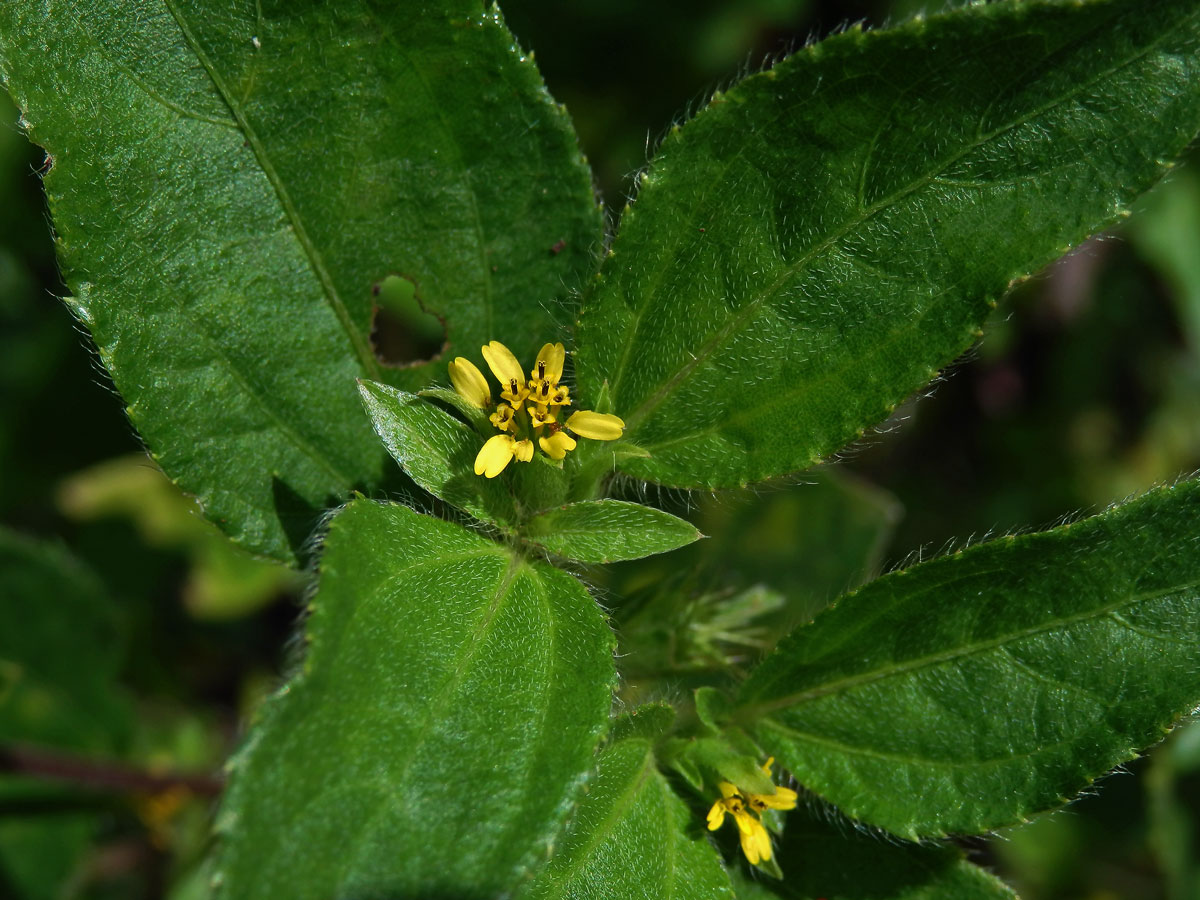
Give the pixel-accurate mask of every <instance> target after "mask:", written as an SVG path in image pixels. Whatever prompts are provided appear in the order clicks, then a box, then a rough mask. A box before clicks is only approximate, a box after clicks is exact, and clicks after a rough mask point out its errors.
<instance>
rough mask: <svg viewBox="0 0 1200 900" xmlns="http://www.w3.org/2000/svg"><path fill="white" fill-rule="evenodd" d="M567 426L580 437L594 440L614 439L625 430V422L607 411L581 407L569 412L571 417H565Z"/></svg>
mask: <svg viewBox="0 0 1200 900" xmlns="http://www.w3.org/2000/svg"><path fill="white" fill-rule="evenodd" d="M567 427H568V428H570V429H571V430H572V431H573V432H575V433H576V434H577V435H579V436H580V437H585V438H591V439H592V440H594V441H615V440H616V439H617V438H619V437H620V436H621V433H622V432H623V431H624V430H625V422H624V421H623V420H621V419H619V418H618V417H617V416H610V415H609V414H608V413H598V412H592V411H591V410H588V409H581V410H578V411H576V412H573V413H571V418H569V419H567Z"/></svg>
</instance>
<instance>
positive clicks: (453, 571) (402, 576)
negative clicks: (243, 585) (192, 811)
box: [217, 500, 614, 900]
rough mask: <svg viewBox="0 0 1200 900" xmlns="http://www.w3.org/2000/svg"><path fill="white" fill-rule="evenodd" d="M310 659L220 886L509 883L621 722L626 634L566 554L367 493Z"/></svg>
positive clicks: (357, 892)
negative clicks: (613, 710) (524, 545)
mask: <svg viewBox="0 0 1200 900" xmlns="http://www.w3.org/2000/svg"><path fill="white" fill-rule="evenodd" d="M307 640H308V651H307V655H306V657H305V660H304V664H303V668H302V670H301V672H300V673H299V674H298V675H297V676H296V677H295V678H294V679H293V680H292V681H291V682H289V683H288V684H287V686H286V687H285V688H284V689H283V690H282V691H281V692H280V694H279V695H278V696H277V697H276V698H274V700H272V701H271V702H270V703H268V705H267V706H266V708H265V712H264V714H263V718H262V721H261V723H260V724H259V725H258V726H257V728H256V729H255V730H254V732H253V733H252V734H251V737H250V739H249V741H248V743H247V745H246V747H245V748H244V750H243V751H242V752H241V753H240V754H239V755H238V756H237V757H236V758H235V761H234V764H233V770H232V773H231V781H230V788H229V791H228V794H227V796H226V799H225V802H224V805H223V808H222V811H221V814H220V817H219V821H218V830H219V831H220V832H221V834H222V852H221V857H220V859H219V862H218V866H217V869H218V873H217V877H218V879H219V880H220V883H221V885H222V887H221V891H220V893H219V894H218V896H223V897H231V898H238V900H252V898H255V897H263V898H277V897H289V898H296V900H304V898H322V900H331V898H359V897H383V896H395V897H417V896H420V897H431V896H445V897H494V896H497V895H500V894H503V893H505V892H507V891H509V890H511V889H512V888H513V887H514V886H515V885H516V883H517V882H518V881H519V880H520V879H521V877H522V874H523V872H524V871H525V870H526V869H527V868H528V867H529V866H530V865H531V864H532V863H534V862H535V861H536V860H537V859H539V858H541V857H543V856H544V855H545V853H546V848H547V845H548V843H549V842H550V840H551V839H552V837H553V835H554V834H555V832H556V831H557V830H558V829H559V827H560V826H561V825H562V822H563V819H564V818H565V816H566V814H567V812H568V808H569V805H570V803H571V800H572V797H573V795H574V793H575V789H576V787H577V786H578V784H579V782H580V780H581V779H582V777H583V775H584V773H585V772H586V771H587V770H588V769H589V768H590V767H591V765H592V762H593V755H592V754H593V750H594V747H595V744H596V741H597V740H598V738H599V737H600V734H601V732H602V731H603V729H604V728H605V726H606V725H607V720H608V709H609V704H610V703H611V693H612V683H613V677H614V676H613V662H612V650H613V639H612V635H611V633H610V632H609V630H608V628H607V626H606V623H605V621H604V617H603V615H602V614H601V612H600V609H599V607H598V606H597V605H596V604H595V602H594V601H593V600H592V599H591V597H590V596H588V593H587V591H586V590H584V588H583V587H582V585H580V583H579V582H578V581H577V580H575V579H574V578H572V577H571V576H570V575H568V574H567V573H565V572H561V571H558V570H556V569H553V568H550V567H549V566H546V565H543V564H540V563H535V562H529V561H525V560H522V559H520V558H517V557H514V556H512V555H511V554H510V552H509V551H508V550H507V549H505V548H504V547H502V546H500V545H498V544H495V543H493V542H491V541H488V540H486V539H484V538H482V537H480V536H478V535H476V534H473V533H472V532H470V531H468V530H466V529H464V528H462V527H461V526H458V525H455V524H452V523H448V522H442V521H439V520H437V519H433V518H430V517H428V516H423V515H420V514H418V513H415V512H413V511H412V510H410V509H407V508H405V507H401V506H386V505H379V504H375V503H372V502H369V501H365V500H356V501H354V502H352V503H351V504H350V505H349V506H347V507H346V508H345V509H344V510H343V511H342V512H341V513H339V514H338V515H337V516H336V517H335V518H334V519H333V521H332V524H331V525H330V529H329V534H328V536H327V538H326V540H325V551H324V555H323V557H322V560H321V570H320V582H319V586H318V590H317V593H316V595H315V597H314V599H313V603H312V615H311V617H310V619H309V621H308V626H307Z"/></svg>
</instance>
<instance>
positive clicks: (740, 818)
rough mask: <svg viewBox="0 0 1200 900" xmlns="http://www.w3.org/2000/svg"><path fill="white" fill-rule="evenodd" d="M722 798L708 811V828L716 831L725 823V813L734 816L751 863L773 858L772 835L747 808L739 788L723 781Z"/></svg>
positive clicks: (744, 849) (720, 786)
mask: <svg viewBox="0 0 1200 900" xmlns="http://www.w3.org/2000/svg"><path fill="white" fill-rule="evenodd" d="M718 787H719V788H720V789H721V799H720V800H718V801H717V802H716V803H714V804H713V805H712V809H710V810H709V811H708V830H709V831H716V830H717V829H718V828H720V827H721V826H722V825H724V824H725V814H726V813H729V814H730V815H732V816H733V821H734V822H735V823H736V824H737V829H738V838H739V839H740V841H741V843H742V852H743V853H745V854H746V859H748V860H749V861H750V864H751V865H757V864H758V863H759V862H761V861H763V860H768V859H770V858H771V836H770V835H769V834H768V833H767V829H766V828H765V827H764V826H763V823H762V822H760V821H759V820H758V817H757V816H755V815H754V814H753V813H751V812H750V811H749V810H747V809H746V801H745V798H743V796H742V794H741V792H740V791H738V789H737V788H736V787H735V786H734V785H732V784H730V783H729V782H728V781H722V782H721V783H720V784H719V785H718Z"/></svg>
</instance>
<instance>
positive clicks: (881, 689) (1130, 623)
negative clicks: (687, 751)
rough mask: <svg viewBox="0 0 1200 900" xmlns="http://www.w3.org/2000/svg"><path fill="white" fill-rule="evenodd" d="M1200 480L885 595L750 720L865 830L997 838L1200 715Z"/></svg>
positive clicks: (790, 652) (999, 546)
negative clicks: (1001, 829) (998, 830)
mask: <svg viewBox="0 0 1200 900" xmlns="http://www.w3.org/2000/svg"><path fill="white" fill-rule="evenodd" d="M1198 523H1200V482H1187V483H1184V484H1180V485H1177V486H1175V487H1172V488H1168V489H1162V490H1158V491H1154V492H1153V493H1150V494H1147V495H1146V496H1145V497H1143V498H1141V499H1139V500H1135V501H1133V502H1131V503H1128V504H1127V505H1125V506H1123V507H1120V508H1117V509H1114V510H1111V511H1109V512H1107V513H1105V514H1103V515H1100V516H1096V517H1095V518H1091V519H1086V520H1083V521H1081V522H1077V523H1074V524H1071V525H1066V526H1063V527H1061V528H1057V529H1054V530H1053V531H1048V532H1044V533H1041V534H1034V535H1028V536H1024V537H1018V538H1013V537H1008V538H1004V539H1002V540H997V541H992V542H990V543H987V544H981V545H979V546H976V547H972V548H971V549H969V550H965V551H961V552H957V553H955V554H953V555H952V556H949V557H944V558H942V559H938V560H935V561H933V562H929V563H925V564H923V565H919V566H915V567H913V568H912V569H909V570H906V571H902V572H897V573H895V574H892V575H888V576H886V577H884V578H881V579H879V580H877V581H874V582H872V583H871V584H869V585H867V586H866V587H864V588H863V589H861V590H860V591H859V592H858V593H856V594H852V595H849V596H848V597H846V598H844V599H842V600H841V601H839V602H838V603H837V604H836V605H835V606H833V607H831V608H830V609H829V610H827V611H826V612H824V613H822V614H820V615H818V616H817V618H816V620H815V621H814V622H813V624H812V625H810V626H808V627H804V628H800V629H798V630H797V631H795V632H793V633H792V635H790V636H789V637H788V638H787V639H785V640H784V641H783V642H781V643H780V646H779V648H778V650H777V651H776V652H775V653H774V654H773V655H772V656H770V657H769V658H768V659H766V660H765V661H764V662H763V663H762V664H761V665H760V666H759V667H758V669H757V670H755V671H754V672H753V673H752V674H751V676H750V678H749V679H748V680H747V681H746V683H745V684H744V685H743V688H742V691H741V695H740V703H741V709H740V711H739V712H737V713H735V714H734V718H735V720H740V721H741V722H743V723H745V724H746V725H747V726H749V727H752V728H753V729H754V730H755V732H756V734H757V737H758V740H759V741H760V742H761V744H762V746H763V749H764V751H765V752H767V753H770V754H773V755H775V756H776V757H778V758H779V760H780V762H781V764H782V765H784V766H785V767H787V768H788V769H790V770H791V771H792V773H793V774H794V775H795V776H796V777H797V778H798V779H799V780H800V781H801V782H802V783H803V784H804V785H805V786H806V787H808V788H811V789H812V790H813V791H815V792H817V793H819V794H821V795H822V796H824V797H826V798H827V799H828V800H831V801H832V802H833V803H835V804H837V805H838V806H839V807H840V808H841V809H842V810H843V811H844V812H846V813H847V814H848V815H851V816H853V817H855V818H858V819H863V820H865V821H868V822H871V823H873V824H876V825H880V826H882V827H884V828H887V829H889V830H890V831H892V832H894V833H896V834H899V835H903V836H906V837H918V836H940V835H942V834H945V833H948V832H965V833H973V832H981V831H986V830H988V829H991V828H995V827H998V826H1000V825H1004V824H1008V823H1011V822H1016V821H1023V820H1024V819H1025V818H1026V817H1027V816H1029V815H1031V814H1032V813H1034V812H1037V811H1040V810H1044V809H1048V808H1051V807H1054V806H1057V805H1059V804H1061V803H1063V802H1065V801H1066V800H1067V799H1068V798H1069V797H1071V796H1073V795H1074V794H1076V793H1077V792H1078V791H1080V790H1081V789H1082V788H1084V787H1085V786H1086V785H1087V784H1089V783H1090V782H1091V781H1092V780H1093V779H1094V778H1096V777H1097V776H1099V775H1101V774H1102V773H1104V772H1107V771H1108V770H1109V769H1111V768H1113V767H1114V766H1116V765H1117V764H1119V763H1121V762H1124V761H1126V760H1128V759H1130V758H1131V757H1133V756H1134V755H1135V754H1136V753H1137V751H1138V750H1140V749H1142V748H1144V747H1146V746H1148V745H1150V744H1152V743H1154V742H1155V741H1157V740H1158V739H1160V738H1161V737H1162V736H1163V734H1165V733H1166V730H1167V729H1168V728H1169V727H1170V725H1171V723H1172V722H1173V721H1174V720H1175V719H1176V718H1178V717H1179V716H1180V715H1181V714H1183V713H1185V712H1187V711H1189V710H1191V709H1193V708H1194V707H1195V706H1196V704H1197V703H1198V702H1200V643H1198V642H1197V641H1195V640H1194V639H1193V638H1192V635H1194V634H1195V633H1196V630H1197V628H1200V552H1198V551H1197V543H1196V534H1197V525H1198Z"/></svg>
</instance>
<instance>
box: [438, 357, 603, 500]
mask: <svg viewBox="0 0 1200 900" xmlns="http://www.w3.org/2000/svg"><path fill="white" fill-rule="evenodd" d="M482 352H483V358H484V360H485V361H486V362H487V364H488V368H489V369H491V370H492V374H493V375H494V376H495V377H496V380H497V381H498V382H500V399H501V400H502V401H503V402H501V403H500V404H498V405H497V406H496V407H495V410H494V411H493V412H492V413H491V415H490V416H488V420H489V421H490V422H491V423H492V425H493V426H494V427H495V428H496V430H497V431H499V432H500V433H499V434H496V435H493V436H492V437H490V438H488V440H487V441H486V442H485V443H484V445H483V447H482V448H481V449H480V451H479V455H478V456H476V457H475V474H476V475H483V476H485V477H487V478H495V477H496V476H497V475H499V474H500V473H501V472H503V471H504V469H505V468H507V466H508V464H509V463H510V462H512V461H513V459H516V460H517V461H518V462H529V461H530V460H531V459H533V451H534V438H536V439H537V446H539V447H541V449H542V452H543V453H545V454H546V456H548V457H549V458H550V459H552V460H561V459H562V458H563V457H565V456H566V455H567V452H568V451H570V450H574V449H575V447H576V441H575V438H573V437H572V436H571V435H569V434H568V433H567V431H568V430H569V431H572V432H574V433H575V434H577V435H579V436H580V437H585V438H591V439H592V440H595V441H615V440H616V439H617V438H619V437H620V436H621V435H622V434H623V433H624V431H625V423H624V422H623V421H622V420H621V419H620V418H618V417H617V416H612V415H608V414H607V413H598V412H592V411H590V410H583V409H581V410H576V411H575V412H573V413H571V415H570V416H569V417H568V418H567V421H566V422H565V423H560V422H559V421H558V414H559V411H560V410H561V409H562V408H563V407H564V406H570V405H571V391H570V389H569V388H568V387H567V386H566V385H565V384H559V381H560V380H561V379H562V373H563V363H564V362H565V361H566V355H567V354H566V350H564V348H563V345H562V344H545V345H543V346H542V349H541V350H540V351H539V352H538V355H537V360H536V361H535V362H534V364H533V368H532V369H531V370H530V372H529V375H530V377H529V378H528V379H527V378H526V377H525V370H524V369H522V368H521V364H520V363H519V362H518V361H517V358H516V357H515V356H513V354H512V351H511V350H509V349H508V348H507V347H505V346H504V345H503V344H502V343H500V342H499V341H492V342H491V343H489V344H487V345H486V346H485V347H483V348H482ZM450 382H451V383H452V384H453V385H454V390H455V391H457V392H458V394H459V396H460V397H462V398H463V399H464V400H466V401H467V402H468V403H470V404H471V405H472V406H475V407H477V408H479V409H482V410H488V409H491V408H492V392H491V388H490V387H489V386H488V383H487V379H486V378H485V377H484V376H483V373H482V372H480V371H479V369H478V368H477V367H476V366H475V364H474V363H472V362H471V361H470V360H469V359H466V358H464V357H461V356H460V357H458V358H457V359H455V360H454V361H453V362H452V363H450Z"/></svg>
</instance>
